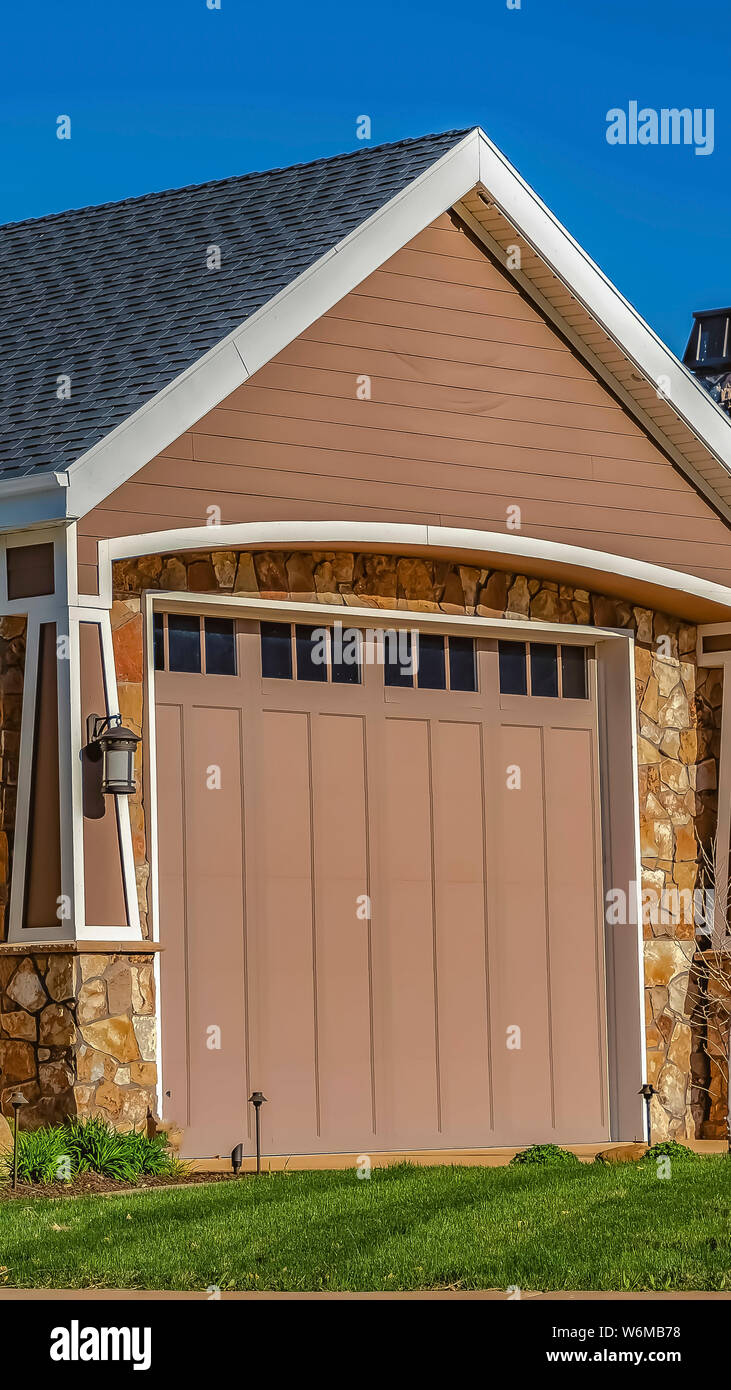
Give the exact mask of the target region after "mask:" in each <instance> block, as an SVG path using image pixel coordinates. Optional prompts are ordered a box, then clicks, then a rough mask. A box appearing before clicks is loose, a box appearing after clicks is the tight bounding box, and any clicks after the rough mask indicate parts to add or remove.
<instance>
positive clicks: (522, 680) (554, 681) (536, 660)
mask: <svg viewBox="0 0 731 1390" xmlns="http://www.w3.org/2000/svg"><path fill="white" fill-rule="evenodd" d="M498 656H499V664H500V694H501V695H528V694H530V695H533V696H535V697H537V698H538V699H544V700H545V699H549V700H551V699H558V698H559V697H560V698H562V699H564V700H586V699H588V698H589V691H588V685H587V676H586V657H587V648H586V647H578V646H573V645H572V646H566V647H561V646H557V645H556V643H554V642H529V643H526V642H499V643H498Z"/></svg>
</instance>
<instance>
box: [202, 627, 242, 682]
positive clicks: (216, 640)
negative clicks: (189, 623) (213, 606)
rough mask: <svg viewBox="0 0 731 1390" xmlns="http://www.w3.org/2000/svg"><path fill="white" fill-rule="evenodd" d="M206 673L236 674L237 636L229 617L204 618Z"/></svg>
mask: <svg viewBox="0 0 731 1390" xmlns="http://www.w3.org/2000/svg"><path fill="white" fill-rule="evenodd" d="M203 631H204V637H205V646H206V675H207V676H235V675H236V638H235V635H234V625H233V621H232V620H231V619H229V618H204V620H203Z"/></svg>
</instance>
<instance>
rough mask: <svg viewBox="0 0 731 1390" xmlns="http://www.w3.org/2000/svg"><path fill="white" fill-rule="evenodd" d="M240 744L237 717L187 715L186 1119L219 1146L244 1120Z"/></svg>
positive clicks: (227, 713) (232, 713) (196, 711)
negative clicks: (187, 1038)
mask: <svg viewBox="0 0 731 1390" xmlns="http://www.w3.org/2000/svg"><path fill="white" fill-rule="evenodd" d="M240 736H241V719H240V713H239V711H238V710H236V709H220V708H211V707H208V706H205V705H193V706H192V707H191V708H189V709H187V710H186V713H185V739H184V760H185V809H186V869H187V873H186V893H187V914H188V978H189V980H190V982H191V988H190V998H189V1003H188V1021H189V1022H188V1026H189V1044H188V1045H189V1049H190V1068H189V1072H190V1079H189V1090H190V1113H191V1121H192V1128H193V1134H208V1135H212V1136H215V1141H216V1142H217V1144H218V1146H219V1147H220V1146H222V1145H225V1144H226V1143H227V1142H228V1139H229V1138H230V1134H231V1132H233V1133H234V1135H235V1134H236V1133H238V1134H239V1137H240V1134H241V1129H242V1125H243V1124H244V1122H245V1118H246V1085H247V1058H246V1000H245V991H244V890H243V872H242V862H243V841H242V807H241V771H240V769H241V737H240ZM237 1142H238V1140H237V1139H236V1138H234V1139H233V1141H232V1145H231V1146H233V1143H237ZM229 1152H230V1149H229Z"/></svg>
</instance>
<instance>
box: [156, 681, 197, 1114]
mask: <svg viewBox="0 0 731 1390" xmlns="http://www.w3.org/2000/svg"><path fill="white" fill-rule="evenodd" d="M157 755H158V779H157V793H158V808H159V815H158V839H157V843H158V873H159V885H160V944H161V945H162V947H163V949H164V953H165V969H164V972H163V976H162V981H161V989H160V1006H161V1009H162V1010H163V1017H164V1019H165V1034H164V1036H165V1089H166V1091H169V1092H170V1098H169V1102H168V1103H169V1105H170V1106H171V1107H173V1108H174V1112H175V1114H176V1115H178V1116H180V1119H179V1123H180V1124H181V1125H185V1126H187V1125H189V1123H190V1107H189V1102H188V988H187V963H186V951H187V923H186V894H185V878H184V864H185V858H184V809H183V787H184V778H183V711H182V709H181V707H180V706H179V705H162V704H161V705H158V708H157Z"/></svg>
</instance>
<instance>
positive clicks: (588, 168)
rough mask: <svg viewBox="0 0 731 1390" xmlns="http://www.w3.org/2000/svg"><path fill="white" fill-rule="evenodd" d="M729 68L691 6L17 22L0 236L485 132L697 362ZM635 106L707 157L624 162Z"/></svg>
mask: <svg viewBox="0 0 731 1390" xmlns="http://www.w3.org/2000/svg"><path fill="white" fill-rule="evenodd" d="M514 2H515V0H514ZM730 59H731V34H730V33H729V26H728V24H727V23H726V22H725V18H724V14H723V9H722V7H720V6H711V7H710V8H707V9H706V10H705V11H701V10H700V8H699V7H696V6H694V5H691V4H687V3H681V2H680V0H663V3H658V0H637V3H636V4H630V3H627V0H614V3H613V4H612V5H603V4H599V3H597V0H522V3H521V7H520V9H517V10H512V9H508V7H507V3H506V0H481V3H480V4H479V5H467V6H464V5H462V6H457V5H444V4H442V3H440V4H436V3H433V0H420V3H418V4H416V3H409V0H391V3H384V0H370V3H369V4H367V5H357V4H355V5H348V4H344V3H342V0H340V3H337V4H335V3H331V0H318V3H316V4H315V5H305V4H301V3H296V4H295V3H292V0H278V3H276V4H271V3H270V4H263V5H262V4H257V5H254V4H253V3H244V2H243V0H221V9H220V10H209V9H208V8H207V4H206V0H126V3H124V4H122V3H120V0H94V2H93V3H91V0H72V3H71V4H69V5H59V4H58V3H57V0H53V3H52V2H51V0H24V3H23V4H16V3H7V4H6V5H5V6H4V8H3V15H2V51H1V53H0V128H1V130H2V143H1V144H0V169H1V173H2V177H1V178H0V221H2V222H6V221H15V220H18V219H21V218H25V217H34V216H40V215H41V214H43V213H46V212H55V211H58V210H60V209H63V208H68V207H79V206H83V205H85V204H89V203H97V202H104V201H107V200H110V199H116V198H124V197H130V196H133V195H134V194H138V193H146V192H149V191H150V190H152V189H160V188H172V187H176V186H179V185H181V184H185V183H195V182H202V181H204V180H206V179H211V178H220V177H225V176H226V175H229V174H238V173H244V172H246V171H247V170H250V169H262V168H270V167H274V166H278V165H283V164H292V163H296V162H298V161H301V160H308V159H313V158H317V157H319V156H321V155H327V154H335V153H338V152H340V151H342V150H347V149H354V148H357V147H358V146H359V143H360V142H359V141H358V140H357V138H356V117H357V116H359V115H361V114H367V115H369V116H370V117H371V121H372V137H373V138H372V143H373V144H380V143H382V142H384V141H387V140H397V139H400V138H402V137H403V136H406V135H420V134H425V133H427V132H430V131H435V130H445V129H451V128H455V127H461V126H470V125H476V124H480V125H482V126H483V127H484V128H485V130H486V131H487V132H488V134H489V135H490V136H491V137H492V139H493V140H495V142H496V143H497V144H498V145H499V146H500V147H501V149H503V150H504V152H505V153H506V155H507V156H508V157H509V159H511V160H512V162H513V163H514V164H515V165H516V166H517V168H518V169H519V170H520V172H521V173H522V174H523V176H524V177H525V178H526V179H527V180H528V182H529V183H531V184H532V185H533V187H534V188H535V189H536V190H537V191H538V192H539V193H540V195H541V196H542V197H543V199H544V200H545V201H546V202H547V203H548V204H549V206H550V207H551V208H552V209H553V211H554V212H555V213H556V214H557V216H558V217H560V218H561V220H562V221H563V222H564V223H565V225H566V226H567V227H568V228H569V230H570V231H571V232H572V233H573V235H574V236H575V237H576V238H577V239H578V240H579V241H580V242H581V243H582V244H583V245H584V246H585V247H586V249H587V250H588V251H589V253H590V254H591V255H592V256H593V257H594V259H595V260H596V261H597V262H598V263H599V265H600V266H601V267H602V269H603V270H604V271H605V272H606V273H607V274H608V275H609V276H610V278H611V279H612V280H613V281H614V282H615V284H617V285H618V286H619V288H620V289H621V290H622V292H623V293H624V294H625V295H626V297H627V298H628V299H630V300H631V301H632V302H633V303H634V304H635V305H636V306H637V307H638V309H639V310H640V311H641V313H643V314H644V316H645V317H646V318H647V319H648V321H649V322H650V323H651V324H652V326H653V327H654V328H655V329H656V330H657V332H659V333H660V334H661V336H662V337H663V338H664V339H665V340H666V342H668V343H669V344H670V346H671V347H672V348H673V349H674V350H675V351H677V352H681V351H682V349H683V347H684V344H685V339H686V337H687V333H688V329H689V325H690V320H691V311H692V310H693V309H698V308H709V307H715V306H716V305H722V304H723V305H726V304H728V303H731V256H729V226H730V224H731V139H730V135H731V112H730V111H729V87H730V83H729V70H730V68H731V63H730ZM632 99H635V100H637V101H639V104H640V106H641V107H643V106H645V107H653V108H655V109H658V110H659V109H660V108H662V107H684V106H688V107H691V108H693V107H700V108H703V109H704V110H705V109H706V108H708V107H711V108H713V110H714V113H715V148H714V151H713V153H712V154H711V155H708V156H702V155H696V154H695V152H694V149H693V148H692V147H689V146H682V145H681V146H665V147H663V146H645V147H643V146H639V145H637V146H634V147H632V146H625V147H619V146H615V147H612V146H610V145H609V144H608V143H607V140H606V129H607V122H606V114H607V111H608V110H609V109H610V108H612V107H624V108H626V107H627V104H628V102H629V101H630V100H632ZM60 114H64V115H66V114H67V115H70V117H71V120H72V138H71V140H70V141H62V140H58V139H57V138H56V118H57V116H58V115H60Z"/></svg>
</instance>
